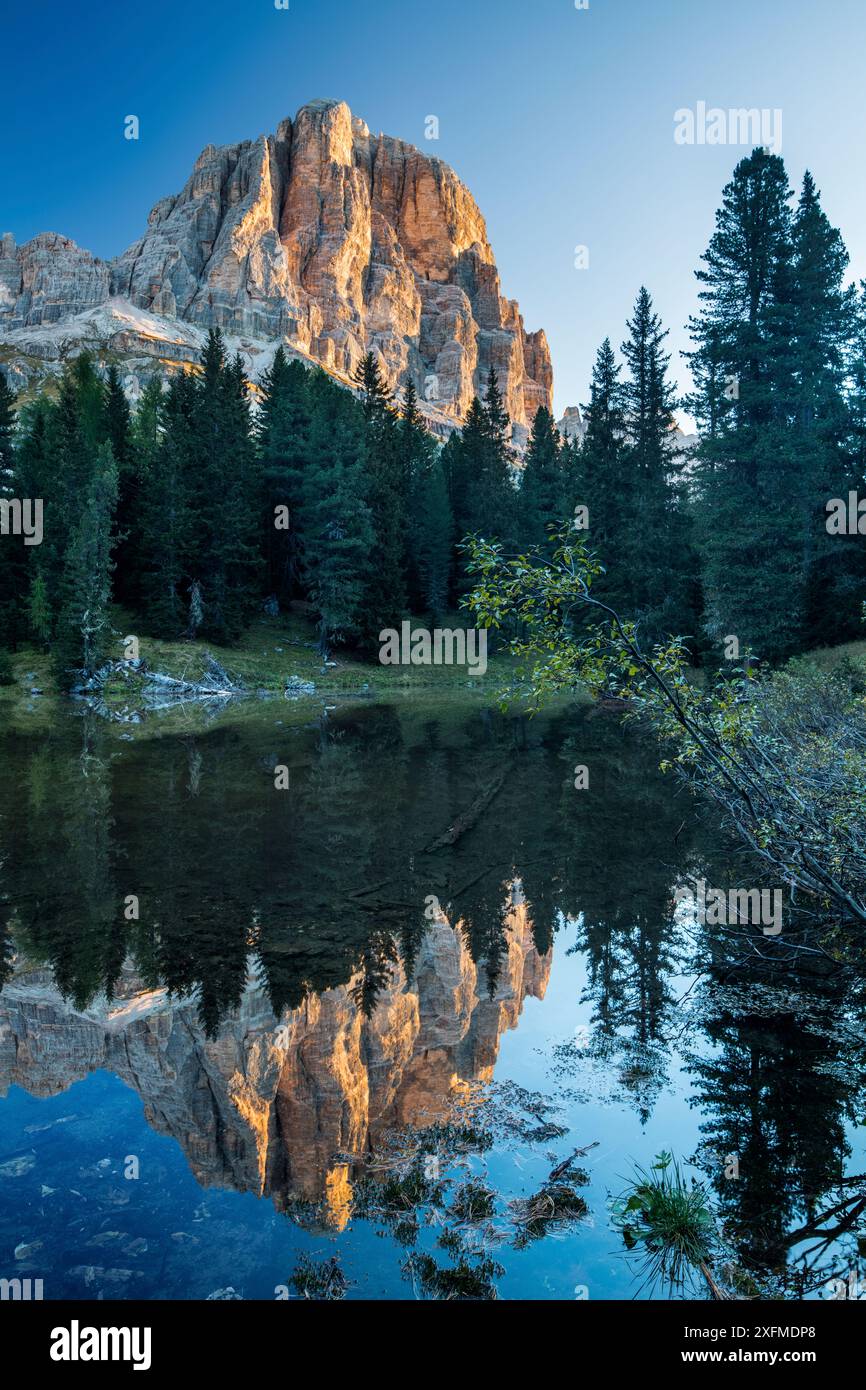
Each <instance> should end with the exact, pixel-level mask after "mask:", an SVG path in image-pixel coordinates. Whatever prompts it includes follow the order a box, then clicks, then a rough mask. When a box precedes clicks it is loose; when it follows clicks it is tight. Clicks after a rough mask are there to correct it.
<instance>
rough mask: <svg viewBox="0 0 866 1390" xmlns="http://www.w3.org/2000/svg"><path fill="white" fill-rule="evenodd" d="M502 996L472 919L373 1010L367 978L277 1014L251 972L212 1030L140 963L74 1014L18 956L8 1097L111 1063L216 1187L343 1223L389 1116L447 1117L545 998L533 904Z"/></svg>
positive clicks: (517, 918) (512, 920) (398, 973)
mask: <svg viewBox="0 0 866 1390" xmlns="http://www.w3.org/2000/svg"><path fill="white" fill-rule="evenodd" d="M506 928H507V934H506V941H507V948H506V952H505V956H504V959H503V962H502V969H501V972H500V974H499V976H498V979H497V982H496V985H495V988H494V991H493V994H492V996H491V995H490V993H489V990H488V986H487V980H486V976H485V973H484V970H483V967H482V968H481V970H480V971H479V968H478V967H477V966H476V965H475V963H474V962H473V960H472V957H471V956H470V954H469V951H468V950H467V947H466V944H465V940H464V937H463V935H462V933H461V932H460V930H459V928H455V927H452V926H451V925H449V924H448V923H447V922H446V921H445V920H444V919H443V920H440V921H438V922H434V923H433V924H431V927H430V929H429V931H428V932H427V935H426V937H425V939H424V942H423V944H422V947H421V950H420V951H419V956H418V960H417V963H416V969H415V973H414V976H413V978H412V980H409V981H407V979H406V978H405V975H404V972H403V968H402V966H400V965H399V964H395V965H394V966H393V967H392V968H391V972H390V979H389V980H388V982H387V984H386V987H385V988H384V989H383V990H382V992H381V994H380V995H379V997H378V1000H377V1003H376V1006H375V1008H374V1010H373V1012H372V1015H371V1016H370V1017H365V1016H364V1014H363V1012H362V1011H361V1009H360V1007H359V1005H358V1003H357V1001H356V999H355V997H354V993H353V986H354V985H355V984H356V983H357V981H354V980H351V981H349V982H348V983H347V984H345V985H341V986H340V987H339V988H336V989H330V990H326V991H324V992H323V993H322V994H320V995H313V996H310V997H309V998H308V999H307V1000H306V1001H305V1002H304V1004H302V1005H301V1006H300V1007H299V1008H297V1009H293V1010H290V1011H286V1012H285V1013H284V1015H283V1017H282V1018H281V1019H280V1020H275V1019H274V1016H273V1014H272V1012H271V1011H270V1009H269V1007H268V1004H267V999H266V996H265V995H264V993H263V992H262V991H261V990H260V989H258V988H257V987H256V985H255V984H254V983H253V981H252V978H251V981H250V983H249V984H248V986H247V989H246V990H245V993H244V996H243V999H242V1002H241V1005H240V1007H239V1008H238V1010H237V1011H236V1012H235V1013H234V1014H232V1015H231V1016H230V1018H229V1019H228V1020H227V1021H226V1022H225V1023H224V1024H223V1026H222V1027H221V1028H220V1031H219V1035H218V1036H217V1037H216V1038H214V1039H208V1038H207V1037H206V1036H205V1034H204V1032H203V1030H202V1028H201V1026H200V1024H199V1021H198V1018H197V1015H196V1011H195V1007H194V1005H192V1004H191V1003H188V1002H184V1003H178V1002H176V1001H175V1002H172V1001H171V1000H169V999H168V997H167V995H166V993H165V991H164V990H155V991H144V990H142V989H141V988H140V983H139V982H138V981H137V980H136V978H135V975H134V972H132V971H127V972H126V974H125V977H124V983H123V985H122V986H121V987H120V992H119V994H118V996H117V997H115V998H113V999H111V1000H106V999H104V998H103V999H101V1000H98V1001H96V1003H94V1005H93V1006H92V1007H91V1008H88V1009H86V1010H77V1009H75V1008H73V1007H72V1006H71V1005H69V1004H67V1003H65V1002H64V1000H63V999H62V997H61V995H60V993H59V992H58V990H57V989H56V987H55V985H54V983H53V980H52V977H51V972H50V971H47V970H41V969H39V970H33V969H29V968H27V967H24V966H21V967H20V968H19V969H18V970H17V971H16V973H15V975H14V976H13V978H12V979H11V980H10V982H9V983H8V984H7V986H6V987H5V989H4V990H3V992H2V994H0V1095H5V1093H6V1091H7V1090H8V1088H9V1086H10V1085H13V1084H14V1085H18V1086H22V1087H23V1088H24V1089H25V1090H27V1091H29V1092H30V1093H31V1094H33V1095H39V1096H48V1095H56V1094H57V1093H59V1092H61V1091H64V1090H66V1089H67V1088H68V1087H69V1086H70V1085H71V1084H72V1083H73V1082H75V1081H78V1080H81V1079H82V1078H83V1077H85V1076H86V1075H87V1074H88V1073H89V1072H91V1071H94V1070H96V1069H98V1068H106V1069H108V1070H110V1071H113V1072H115V1073H116V1074H117V1075H118V1076H119V1077H120V1078H121V1080H123V1081H124V1082H126V1084H127V1085H129V1086H131V1087H132V1088H133V1089H134V1090H136V1091H137V1092H138V1093H139V1095H140V1096H141V1098H142V1101H143V1102H144V1106H145V1113H146V1116H147V1119H148V1122H149V1123H150V1124H151V1125H152V1126H153V1127H154V1129H156V1130H157V1131H158V1132H159V1133H162V1134H167V1135H170V1136H171V1137H173V1138H174V1139H176V1140H177V1141H178V1142H179V1143H180V1145H181V1146H182V1148H183V1150H184V1152H185V1154H186V1156H187V1158H188V1160H189V1163H190V1165H191V1167H192V1169H193V1171H194V1173H195V1175H196V1178H197V1179H198V1181H199V1182H200V1183H201V1184H202V1185H203V1186H212V1185H215V1186H228V1187H233V1188H236V1189H238V1190H242V1191H252V1192H256V1193H258V1194H262V1195H270V1196H272V1197H273V1198H274V1200H275V1201H276V1203H277V1204H278V1205H279V1206H283V1205H285V1204H286V1203H287V1202H288V1201H290V1200H291V1199H294V1198H301V1199H304V1200H308V1201H312V1202H321V1201H323V1200H324V1203H325V1206H326V1209H329V1210H330V1213H331V1219H332V1220H333V1221H334V1222H335V1223H336V1224H340V1223H341V1222H342V1221H343V1220H345V1219H346V1216H347V1212H348V1202H349V1199H350V1196H351V1176H350V1175H351V1168H350V1165H349V1163H347V1162H346V1161H345V1160H346V1159H348V1158H349V1157H350V1156H352V1155H355V1156H362V1155H364V1154H366V1153H367V1152H368V1151H369V1150H370V1149H371V1148H372V1149H375V1147H376V1141H377V1136H378V1135H379V1134H380V1133H381V1132H382V1131H383V1130H386V1129H388V1128H390V1127H392V1126H398V1125H405V1124H412V1125H417V1126H424V1125H426V1124H429V1123H432V1122H434V1121H435V1120H436V1119H439V1118H441V1117H442V1116H444V1115H445V1114H446V1112H447V1110H448V1107H449V1102H450V1100H451V1098H452V1097H453V1095H454V1093H455V1091H459V1089H460V1086H461V1083H465V1082H467V1081H473V1080H485V1079H487V1078H488V1077H489V1076H490V1075H491V1073H492V1068H493V1065H494V1063H495V1061H496V1056H497V1053H498V1050H499V1039H500V1038H501V1036H502V1034H503V1032H504V1031H505V1030H506V1029H508V1028H513V1027H514V1026H515V1025H516V1023H517V1021H518V1018H519V1015H520V1011H521V1008H522V1006H523V1001H524V999H525V998H526V996H527V995H532V996H534V997H538V998H542V997H543V996H544V992H545V989H546V987H547V981H548V977H549V972H550V964H551V957H550V954H548V955H546V956H539V954H538V952H537V951H536V949H535V945H534V943H533V938H532V925H531V923H530V922H529V920H528V918H527V914H526V909H525V907H524V906H523V905H522V904H520V903H518V904H516V905H515V906H513V907H512V909H511V910H510V912H509V913H508V916H507V918H506Z"/></svg>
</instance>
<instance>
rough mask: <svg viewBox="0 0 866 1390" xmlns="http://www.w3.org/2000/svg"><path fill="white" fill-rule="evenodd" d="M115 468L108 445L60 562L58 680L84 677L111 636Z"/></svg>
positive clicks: (99, 458)
mask: <svg viewBox="0 0 866 1390" xmlns="http://www.w3.org/2000/svg"><path fill="white" fill-rule="evenodd" d="M116 506H117V468H116V466H115V462H114V457H113V455H112V452H111V446H110V445H109V444H103V445H102V446H101V447H100V449H99V451H98V453H97V456H96V459H95V463H94V467H93V470H92V476H91V478H90V482H89V484H88V486H87V489H86V491H85V493H84V496H83V497H82V498H81V501H80V504H79V508H78V513H77V519H76V521H75V523H74V525H73V526H72V528H71V531H70V537H69V545H68V548H67V551H66V555H65V557H64V572H63V585H62V607H61V612H60V618H59V621H58V629H57V634H56V642H55V656H56V660H57V664H58V668H59V673H60V678H61V680H62V681H63V683H64V684H70V683H71V682H72V681H73V680H74V678H75V673H76V672H78V671H80V672H81V673H82V674H83V675H84V676H85V677H87V676H90V675H92V674H93V672H94V671H95V670H96V669H97V667H98V666H99V664H100V662H102V661H103V660H104V659H105V656H106V654H107V652H108V649H109V641H110V634H111V626H110V602H111V570H112V559H111V550H112V544H113V523H114V512H115V508H116Z"/></svg>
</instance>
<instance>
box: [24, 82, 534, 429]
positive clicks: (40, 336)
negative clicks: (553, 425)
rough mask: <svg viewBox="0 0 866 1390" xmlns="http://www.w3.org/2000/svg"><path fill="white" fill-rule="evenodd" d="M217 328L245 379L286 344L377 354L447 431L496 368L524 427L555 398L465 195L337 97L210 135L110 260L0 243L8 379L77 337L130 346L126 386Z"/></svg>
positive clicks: (331, 356)
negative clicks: (274, 124) (255, 132)
mask: <svg viewBox="0 0 866 1390" xmlns="http://www.w3.org/2000/svg"><path fill="white" fill-rule="evenodd" d="M94 310H98V311H99V312H97V313H94V312H93V311H94ZM211 327H219V328H221V329H222V330H223V332H224V333H225V334H226V335H227V336H228V337H229V339H230V341H231V345H232V346H233V347H234V348H238V349H239V350H241V351H242V352H245V353H246V356H247V359H248V362H249V365H250V372H251V375H252V376H253V377H255V376H257V375H258V374H259V373H260V371H261V370H262V368H263V367H265V366H267V364H268V362H269V361H270V359H271V357H272V355H273V347H274V345H275V343H276V342H277V341H281V342H283V343H284V344H286V345H287V346H288V347H289V348H291V349H292V350H293V351H295V352H296V353H297V354H298V355H300V356H302V357H303V358H306V359H308V360H310V361H312V362H315V363H319V364H321V365H322V366H323V367H325V368H326V369H327V370H328V371H329V372H331V373H333V374H334V375H335V376H336V377H337V378H339V379H341V380H343V381H348V380H349V379H350V378H351V375H352V372H353V371H354V368H355V366H356V364H357V363H358V361H359V360H360V358H361V357H362V356H363V354H364V353H365V352H367V351H371V350H372V351H373V352H375V353H376V354H377V355H378V357H379V360H380V364H381V366H382V369H383V371H384V373H385V375H386V377H387V379H388V382H389V384H390V385H391V386H392V387H393V388H394V389H395V390H398V391H399V389H400V388H401V387H402V386H403V385H404V384H405V382H406V381H407V380H409V379H411V380H412V381H413V382H414V383H415V386H416V388H417V390H418V395H419V397H420V399H421V401H422V404H423V408H424V410H425V413H426V414H427V416H428V418H429V420H430V422H431V424H432V425H433V426H434V427H439V428H440V429H447V428H448V427H449V426H452V425H453V424H454V423H456V422H458V421H460V420H462V418H463V416H464V415H465V413H466V410H467V408H468V406H469V404H470V401H471V399H472V396H473V394H474V393H475V392H478V391H481V390H482V389H483V384H484V381H485V379H486V376H487V373H488V371H489V369H490V368H491V367H494V368H495V369H496V372H497V374H498V377H499V384H500V388H501V390H502V391H503V395H504V398H505V402H506V405H507V409H508V412H509V415H510V416H511V419H512V421H513V422H514V424H515V425H516V426H518V427H519V428H520V430H525V429H526V428H527V427H528V426H529V425H531V423H532V419H533V418H534V415H535V412H536V410H537V409H538V407H539V406H540V405H545V406H547V407H548V408H550V407H551V402H552V387H553V374H552V368H551V362H550V352H549V350H548V346H547V340H546V338H545V336H544V333H543V332H536V333H527V332H526V331H525V329H524V325H523V319H522V317H521V315H520V311H519V308H518V306H517V304H516V303H515V301H513V300H510V299H506V298H504V297H503V295H502V293H501V289H500V283H499V273H498V271H497V269H496V265H495V262H494V259H493V252H492V250H491V247H490V243H489V241H488V238H487V230H486V227H485V223H484V219H483V217H482V215H481V213H480V211H479V209H478V207H477V205H476V203H475V201H474V199H473V197H472V195H471V193H470V192H469V191H468V189H467V188H466V187H465V186H464V185H463V184H462V183H461V182H460V180H459V178H458V177H457V175H456V174H455V173H454V171H453V170H452V169H450V168H449V167H448V165H446V164H444V163H442V161H441V160H439V159H436V158H434V157H432V156H429V155H427V154H425V153H422V152H421V151H419V150H417V149H415V148H414V147H413V146H412V145H407V144H405V143H404V142H403V141H401V140H396V139H393V138H391V137H390V136H386V135H373V134H371V132H370V131H369V129H368V128H367V126H366V125H365V124H364V122H363V121H361V120H358V119H357V118H356V117H353V115H352V113H351V111H350V110H349V108H348V106H347V105H346V104H345V103H344V102H337V101H313V102H311V103H309V104H308V105H306V106H304V107H302V108H301V110H300V111H299V112H298V114H297V116H296V117H295V119H294V120H285V121H283V122H282V123H281V124H280V126H279V127H278V129H277V131H276V133H275V134H274V135H268V136H264V135H262V136H260V137H259V138H258V139H257V140H253V141H250V140H247V141H243V142H242V143H240V144H237V145H226V146H222V147H220V148H216V147H215V146H213V145H209V146H207V148H206V149H205V150H204V151H203V152H202V154H201V155H200V156H199V158H198V159H197V161H196V163H195V166H194V168H193V171H192V174H191V176H190V178H189V180H188V181H187V183H186V185H185V186H184V188H183V189H182V190H181V192H180V193H178V194H177V195H176V196H175V197H169V198H164V199H162V200H161V201H160V202H158V203H157V204H156V206H155V207H154V208H153V210H152V211H151V213H150V217H149V218H148V225H147V229H146V231H145V232H144V235H143V236H142V237H141V238H140V240H139V241H137V242H135V244H134V245H133V246H131V247H130V248H129V249H128V250H127V251H125V252H124V253H123V255H121V256H119V257H118V258H117V259H116V260H115V261H113V262H111V263H110V264H108V263H105V262H102V261H99V260H96V259H94V257H92V256H91V255H90V254H89V253H88V252H86V251H82V250H79V248H78V247H77V246H75V244H74V243H73V242H70V241H67V240H66V239H65V238H63V237H59V236H55V235H53V234H44V235H41V236H38V237H35V238H34V239H33V240H32V241H30V242H28V243H27V244H26V245H24V246H20V247H18V246H16V244H15V242H14V240H13V239H12V237H11V236H10V235H6V236H4V237H3V239H2V243H0V343H5V344H6V345H7V348H11V349H12V353H11V354H10V353H9V352H8V351H7V352H6V353H4V357H5V358H6V359H7V362H8V367H7V370H8V371H9V374H10V376H11V377H12V380H13V385H20V383H21V382H22V381H23V382H25V383H26V382H27V381H29V380H30V377H31V376H32V371H33V367H32V363H33V360H34V359H35V360H36V361H37V362H38V361H42V362H45V361H48V362H51V361H56V360H57V359H58V358H59V356H60V355H61V347H63V348H64V349H65V350H66V351H68V350H69V344H70V343H80V344H82V345H83V344H87V345H89V346H91V347H93V348H95V349H96V350H97V352H100V351H105V350H110V351H112V352H114V353H117V352H118V351H120V352H122V353H124V354H126V356H127V357H128V359H129V364H130V372H129V375H130V377H131V378H132V380H131V381H130V383H129V384H130V387H131V388H132V389H133V393H134V387H135V385H136V384H139V382H140V377H141V374H142V372H143V373H144V374H145V376H146V375H147V374H149V373H150V372H152V371H153V370H155V369H156V368H157V366H161V367H166V366H167V367H171V366H175V367H176V366H177V365H178V364H179V363H183V362H186V361H189V360H190V357H191V356H193V357H194V356H195V353H196V350H197V348H198V346H199V345H200V343H201V341H202V340H203V337H204V334H205V332H206V331H207V329H209V328H211ZM16 374H17V375H16Z"/></svg>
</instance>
